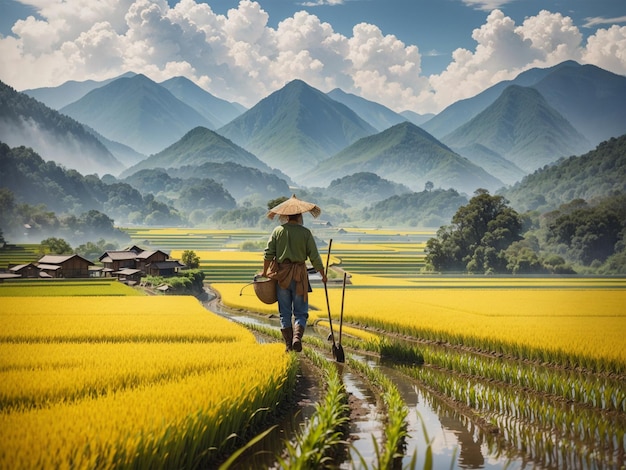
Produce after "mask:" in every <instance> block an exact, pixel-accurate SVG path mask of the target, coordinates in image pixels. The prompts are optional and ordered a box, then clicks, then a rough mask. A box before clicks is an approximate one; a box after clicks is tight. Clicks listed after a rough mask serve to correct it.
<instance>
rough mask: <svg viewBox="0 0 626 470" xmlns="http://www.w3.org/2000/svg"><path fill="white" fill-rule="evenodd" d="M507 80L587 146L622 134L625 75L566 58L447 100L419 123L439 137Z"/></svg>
mask: <svg viewBox="0 0 626 470" xmlns="http://www.w3.org/2000/svg"><path fill="white" fill-rule="evenodd" d="M510 85H519V86H524V87H532V88H535V89H536V90H538V91H539V92H540V93H541V94H542V95H543V97H544V98H545V99H546V101H547V103H548V104H549V105H550V106H552V107H553V108H554V109H556V110H557V111H558V112H559V113H561V114H562V115H563V117H565V119H567V120H568V121H569V122H570V123H571V124H572V126H574V128H576V130H577V131H578V132H580V133H581V134H582V135H584V136H585V138H586V139H587V140H588V141H589V142H590V145H592V146H593V145H597V144H599V143H600V142H602V141H604V140H606V139H609V138H610V137H618V136H620V135H622V134H624V133H626V77H624V76H622V75H616V74H614V73H611V72H609V71H607V70H603V69H601V68H598V67H596V66H594V65H580V64H579V63H577V62H574V61H571V60H569V61H565V62H561V63H560V64H558V65H555V66H554V67H549V68H545V69H539V68H534V69H530V70H527V71H525V72H522V73H521V74H519V75H518V76H517V77H516V78H515V79H514V80H505V81H502V82H500V83H497V84H496V85H494V86H492V87H490V88H488V89H486V90H485V91H483V92H482V93H479V94H478V95H476V96H474V97H472V98H468V99H465V100H460V101H457V102H456V103H453V104H451V105H450V106H448V107H447V108H446V109H444V110H443V111H441V112H440V113H439V114H438V115H437V116H435V117H433V118H432V119H430V120H429V121H427V122H425V123H424V124H423V125H422V126H421V127H422V128H424V129H425V130H426V131H428V132H430V133H431V134H432V135H434V136H435V137H437V138H438V139H442V138H443V137H444V136H445V135H447V134H449V133H451V132H452V131H454V130H455V129H457V128H458V127H460V126H461V125H463V124H465V123H467V122H468V121H469V120H471V119H472V118H474V117H475V116H476V115H478V114H479V113H480V112H482V111H483V110H484V109H485V108H487V107H488V106H489V105H491V104H492V103H493V102H494V101H495V100H496V99H497V98H498V97H499V96H500V95H501V94H502V92H503V91H504V90H505V88H507V87H508V86H510Z"/></svg>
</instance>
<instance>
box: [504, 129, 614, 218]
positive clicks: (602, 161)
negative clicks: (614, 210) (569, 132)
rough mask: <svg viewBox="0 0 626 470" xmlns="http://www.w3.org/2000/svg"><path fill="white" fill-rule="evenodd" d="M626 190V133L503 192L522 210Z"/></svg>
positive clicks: (560, 162) (542, 207)
mask: <svg viewBox="0 0 626 470" xmlns="http://www.w3.org/2000/svg"><path fill="white" fill-rule="evenodd" d="M614 193H622V194H626V134H625V135H623V136H621V137H619V138H613V139H610V140H608V141H605V142H602V143H601V144H600V145H598V146H597V147H596V148H595V149H594V150H592V151H590V152H588V153H586V154H584V155H581V156H573V157H569V158H564V159H562V160H560V161H559V162H557V163H556V164H554V165H552V166H550V167H547V168H543V169H540V170H537V171H536V172H535V173H533V174H531V175H528V176H526V177H525V178H524V179H523V180H522V181H521V182H519V183H518V184H516V185H514V186H513V187H511V188H509V189H506V190H503V191H502V195H503V196H504V197H506V198H507V199H508V200H509V201H511V205H512V206H513V207H515V209H516V210H518V211H526V210H541V211H546V210H551V209H556V208H557V207H558V206H559V205H561V204H565V203H568V202H570V201H572V200H574V199H577V198H580V199H585V200H592V199H594V198H601V197H607V196H609V195H611V194H614Z"/></svg>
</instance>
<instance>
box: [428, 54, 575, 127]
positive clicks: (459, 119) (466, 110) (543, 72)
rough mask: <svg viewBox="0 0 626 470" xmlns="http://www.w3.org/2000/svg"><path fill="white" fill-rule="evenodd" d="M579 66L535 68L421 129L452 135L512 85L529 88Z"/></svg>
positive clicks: (453, 106) (462, 102)
mask: <svg viewBox="0 0 626 470" xmlns="http://www.w3.org/2000/svg"><path fill="white" fill-rule="evenodd" d="M572 66H579V64H577V63H576V62H573V61H566V62H562V63H560V64H558V65H555V66H554V67H549V68H545V69H540V68H533V69H530V70H526V71H525V72H522V73H520V74H519V75H518V76H517V77H515V79H513V80H504V81H501V82H499V83H496V84H495V85H493V86H491V87H489V88H487V89H486V90H484V91H482V92H481V93H479V94H477V95H476V96H473V97H471V98H467V99H464V100H459V101H456V102H455V103H452V104H451V105H450V106H448V107H447V108H446V109H444V110H443V111H441V112H440V113H439V114H437V115H436V116H434V117H433V118H432V119H430V120H429V121H427V122H425V123H424V124H423V125H422V126H421V127H422V128H423V129H424V130H426V131H428V132H430V133H431V134H432V135H434V136H435V137H437V138H438V139H441V138H443V137H444V136H446V135H448V134H450V133H451V132H452V131H454V130H455V129H457V128H458V127H460V126H462V125H463V124H465V123H467V122H468V121H470V120H471V119H473V118H474V117H476V116H477V115H478V114H479V113H480V112H481V111H483V110H484V109H485V108H487V107H488V106H489V105H491V104H492V103H493V102H494V101H496V100H497V99H498V97H499V96H500V95H501V94H502V92H503V91H504V90H505V89H506V88H507V87H509V86H511V85H519V86H525V87H529V86H532V85H534V84H535V83H537V82H538V81H539V80H541V79H543V78H544V77H546V76H547V75H549V74H550V73H552V72H553V71H555V70H558V69H560V68H562V67H568V68H569V67H572Z"/></svg>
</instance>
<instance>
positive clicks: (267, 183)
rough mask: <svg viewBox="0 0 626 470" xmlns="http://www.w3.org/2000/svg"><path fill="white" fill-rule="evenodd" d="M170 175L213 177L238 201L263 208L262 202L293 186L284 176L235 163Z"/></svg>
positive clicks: (185, 169)
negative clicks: (248, 201) (249, 201)
mask: <svg viewBox="0 0 626 470" xmlns="http://www.w3.org/2000/svg"><path fill="white" fill-rule="evenodd" d="M168 173H169V174H170V175H171V176H173V177H177V178H211V179H213V180H215V181H217V182H218V183H221V184H222V186H224V188H225V189H227V190H228V192H229V193H230V194H231V195H232V196H233V197H234V198H235V199H236V200H237V201H241V200H244V199H247V200H252V201H254V202H256V203H257V205H261V206H262V205H263V203H262V201H268V200H271V199H275V198H276V197H277V195H280V194H289V192H290V191H289V185H288V184H287V182H286V181H285V180H284V179H283V178H281V177H280V176H278V175H276V174H270V173H267V172H263V171H261V170H259V169H257V168H250V167H247V166H242V165H239V164H237V163H233V162H225V163H213V162H210V163H204V164H202V165H199V166H182V167H180V168H175V169H170V170H169V171H168Z"/></svg>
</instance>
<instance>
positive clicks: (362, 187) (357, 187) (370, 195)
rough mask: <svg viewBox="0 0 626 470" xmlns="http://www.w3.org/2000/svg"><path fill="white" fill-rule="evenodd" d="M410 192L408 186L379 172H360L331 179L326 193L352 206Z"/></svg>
mask: <svg viewBox="0 0 626 470" xmlns="http://www.w3.org/2000/svg"><path fill="white" fill-rule="evenodd" d="M410 192H411V190H410V189H409V188H407V187H406V186H404V185H402V184H398V183H394V182H393V181H389V180H386V179H384V178H381V177H380V176H378V175H377V174H374V173H368V172H359V173H354V174H352V175H348V176H344V177H343V178H337V179H336V180H333V181H331V183H330V185H329V186H328V188H327V189H326V190H325V191H324V195H325V196H328V197H334V198H337V199H339V200H341V201H343V202H345V203H347V204H350V205H351V206H355V207H362V206H366V205H369V204H372V203H375V202H378V201H382V200H384V199H387V198H390V197H392V196H396V195H399V194H405V193H410Z"/></svg>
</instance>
